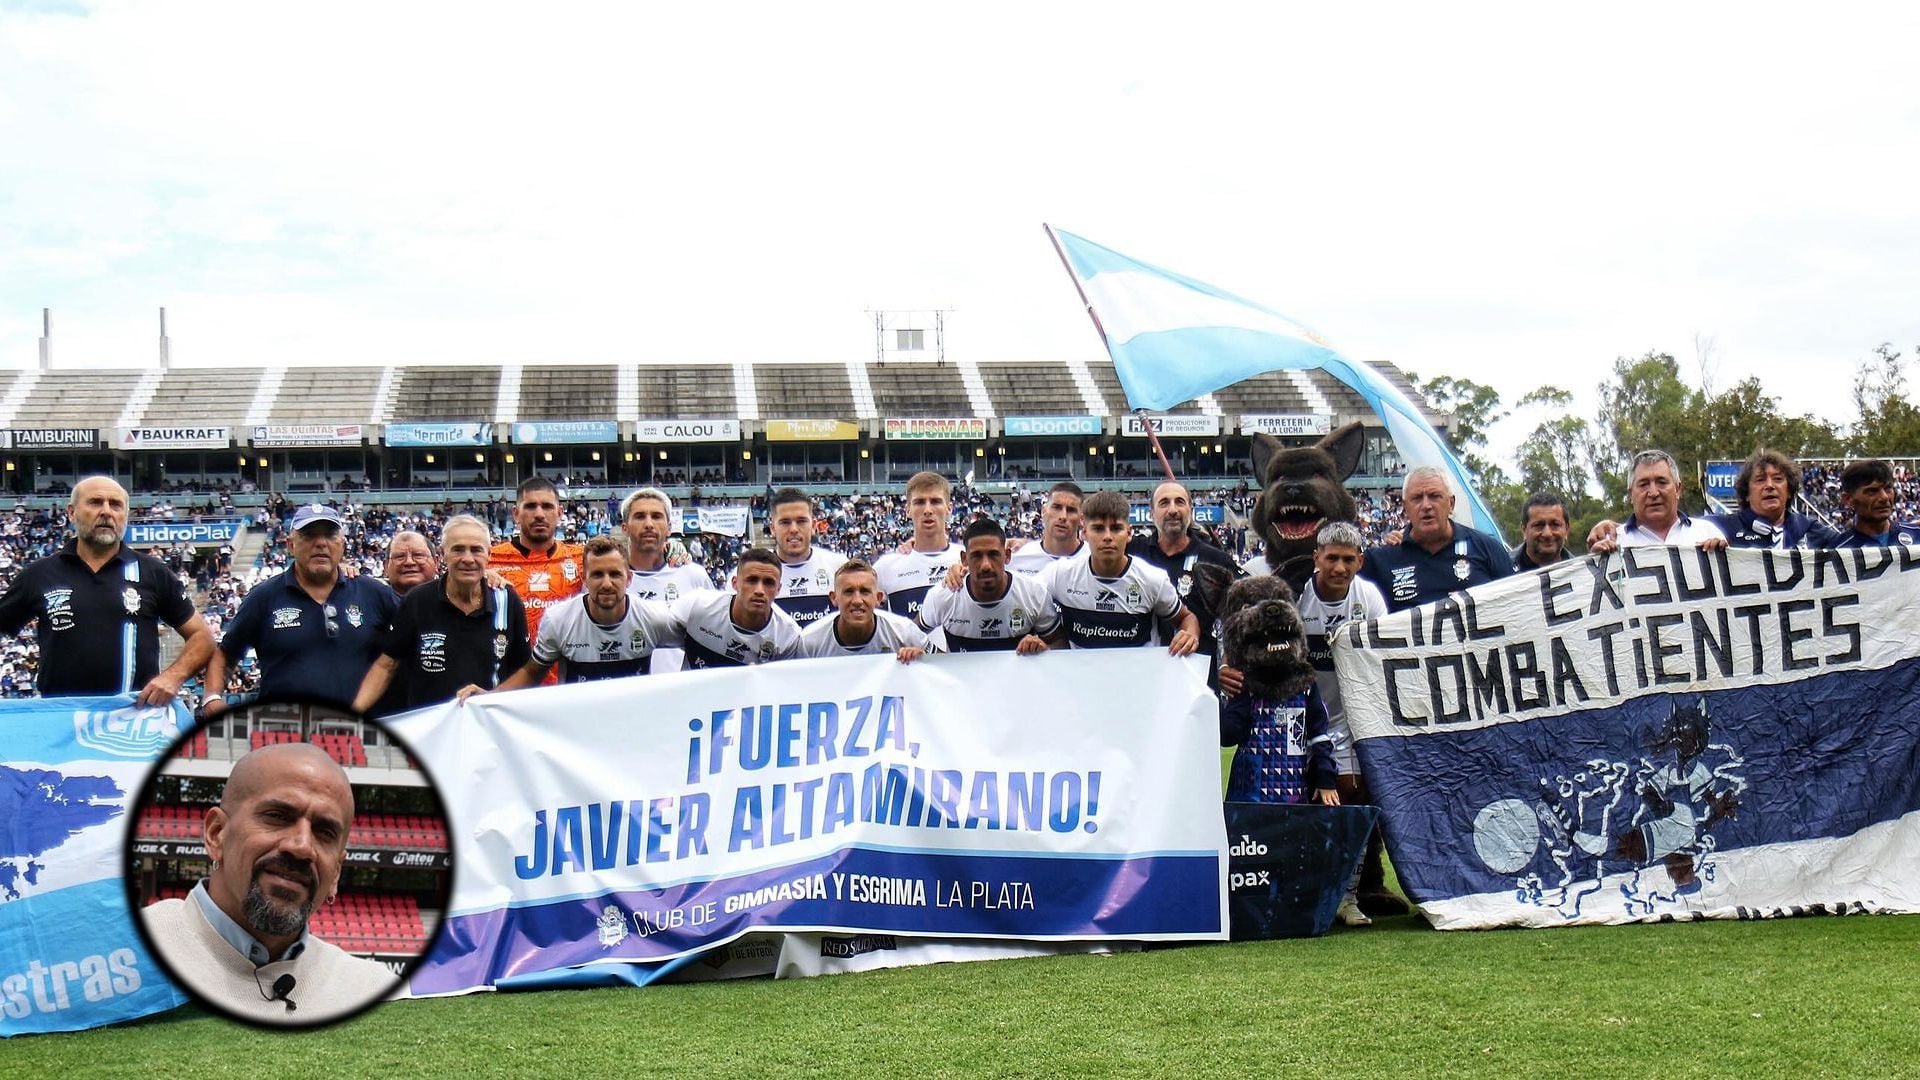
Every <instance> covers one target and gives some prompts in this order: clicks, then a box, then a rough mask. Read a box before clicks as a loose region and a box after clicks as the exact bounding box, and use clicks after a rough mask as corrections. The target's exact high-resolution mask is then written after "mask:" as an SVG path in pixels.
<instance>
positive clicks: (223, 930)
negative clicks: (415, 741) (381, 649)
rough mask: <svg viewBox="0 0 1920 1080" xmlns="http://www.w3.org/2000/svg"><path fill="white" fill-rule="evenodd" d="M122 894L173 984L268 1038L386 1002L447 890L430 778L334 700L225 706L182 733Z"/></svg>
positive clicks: (137, 839) (155, 790) (155, 780)
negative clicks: (268, 1032) (268, 1031)
mask: <svg viewBox="0 0 1920 1080" xmlns="http://www.w3.org/2000/svg"><path fill="white" fill-rule="evenodd" d="M139 805H140V811H139V814H138V815H137V816H136V817H135V819H134V824H133V827H132V828H131V829H130V830H129V833H128V837H127V860H128V862H127V887H128V890H129V892H130V894H131V901H132V904H133V909H134V910H135V911H137V912H138V913H139V916H140V917H139V918H138V919H137V920H136V922H137V924H138V925H139V927H140V933H141V935H142V936H143V937H145V938H146V942H147V946H148V948H149V949H150V950H151V951H152V953H153V955H154V956H155V957H157V958H158V959H159V960H160V962H161V964H162V965H164V966H165V967H166V969H167V973H168V974H169V975H171V976H172V977H173V981H174V983H175V984H176V985H178V986H179V987H180V989H181V990H183V991H184V992H186V993H187V994H189V995H191V996H192V997H193V998H194V1000H196V1001H198V1002H199V1003H200V1004H201V1005H204V1006H206V1007H207V1008H209V1009H212V1010H214V1011H217V1012H220V1013H223V1014H225V1015H226V1016H229V1017H232V1018H233V1019H235V1020H240V1021H243V1022H245V1023H249V1024H256V1025H260V1026H264V1027H272V1028H301V1027H314V1026H316V1025H320V1024H329V1023H333V1022H336V1021H339V1020H344V1019H346V1018H348V1017H351V1016H353V1015H354V1014H356V1013H359V1012H360V1011H362V1010H364V1009H367V1008H370V1007H372V1006H373V1005H375V1004H377V1003H379V1002H381V1001H383V1000H386V999H387V998H389V997H392V996H394V995H395V994H396V993H398V992H399V991H400V989H401V987H402V985H403V982H404V980H405V978H406V976H407V975H408V974H409V973H410V972H411V971H412V969H413V966H414V965H415V963H417V962H418V961H419V959H420V958H421V957H422V956H423V955H425V953H426V951H427V948H428V947H429V946H430V945H431V944H432V942H433V937H434V933H435V931H436V930H437V929H438V927H439V922H440V916H441V913H442V912H444V911H445V910H446V902H447V897H448V896H449V895H451V893H452V883H453V851H452V846H451V844H450V843H449V841H448V830H447V821H446V816H445V814H444V812H443V810H442V804H441V800H440V796H439V793H438V792H437V791H436V790H435V789H434V785H433V779H432V777H430V776H428V775H427V773H426V771H425V770H424V769H422V768H421V767H420V765H419V763H418V762H417V761H415V760H414V759H413V757H412V756H411V755H410V754H409V753H408V752H407V748H406V747H405V746H404V745H402V744H401V743H400V742H399V740H397V739H396V738H394V736H393V734H392V733H391V732H389V731H388V730H387V729H386V728H385V727H384V726H383V725H381V724H380V723H378V722H376V721H373V720H370V719H366V718H364V717H360V716H357V715H355V714H353V713H351V712H347V711H345V710H342V709H340V708H338V707H337V706H332V705H320V704H309V703H302V702H293V701H279V702H260V703H255V704H251V705H246V706H241V707H237V708H235V709H233V710H231V711H228V712H226V713H223V714H221V715H220V716H219V717H218V718H217V719H213V720H209V721H207V722H206V723H205V724H203V725H202V726H200V727H198V728H195V729H194V730H193V731H191V732H190V733H188V734H187V735H185V736H183V737H182V738H181V740H180V741H179V742H178V743H177V744H176V745H175V746H174V747H173V749H172V750H171V752H170V753H169V754H168V755H167V756H165V757H163V758H162V759H161V761H160V763H159V765H158V766H157V767H156V768H155V770H154V771H153V773H152V774H150V776H149V777H148V779H147V784H146V787H145V789H144V790H143V791H142V792H141V797H140V802H139Z"/></svg>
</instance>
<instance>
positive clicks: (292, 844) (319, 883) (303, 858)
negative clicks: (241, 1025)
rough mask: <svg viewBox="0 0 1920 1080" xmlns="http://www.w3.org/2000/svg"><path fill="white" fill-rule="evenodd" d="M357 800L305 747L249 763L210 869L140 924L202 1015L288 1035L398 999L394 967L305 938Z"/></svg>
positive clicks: (237, 770)
mask: <svg viewBox="0 0 1920 1080" xmlns="http://www.w3.org/2000/svg"><path fill="white" fill-rule="evenodd" d="M352 827H353V789H352V788H351V787H350V786H348V784H347V776H346V773H345V772H343V771H342V770H341V768H340V766H339V765H337V764H335V763H334V761H333V759H332V758H330V757H328V756H327V755H326V752H325V751H323V750H321V749H320V748H319V747H316V746H313V745H310V744H306V743H284V744H279V745H274V746H265V747H261V748H260V749H258V750H255V751H254V752H252V753H250V754H248V755H247V756H246V757H243V758H241V759H240V760H239V761H238V762H237V763H235V765H234V767H233V772H232V774H231V775H230V776H229V777H228V778H227V786H226V789H225V791H224V792H223V793H222V794H221V797H220V805H219V806H217V807H214V808H213V809H211V810H208V811H207V819H206V823H205V825H204V826H203V828H204V833H205V837H206V844H207V855H208V857H209V858H211V859H212V860H213V870H212V872H211V873H210V874H209V875H208V876H207V878H206V880H204V881H202V882H201V883H200V884H199V885H196V886H195V887H194V889H193V891H192V892H191V893H189V894H188V895H187V898H186V899H185V900H163V901H161V902H160V903H157V904H153V905H150V906H149V907H147V908H146V909H145V910H144V911H143V912H141V916H142V918H143V919H144V921H145V923H146V930H147V936H148V938H149V940H150V942H151V943H152V945H153V947H154V949H155V951H156V952H158V953H159V954H160V956H161V958H162V959H163V960H164V961H165V963H166V965H167V967H168V968H169V969H170V970H171V971H172V973H173V975H174V978H175V981H176V982H178V983H179V984H180V986H181V988H182V989H183V990H186V991H187V992H188V993H190V994H192V995H193V996H194V997H195V998H196V999H198V1000H199V1001H200V1002H201V1003H202V1004H205V1005H209V1006H211V1007H213V1008H216V1009H219V1010H220V1011H222V1012H226V1013H229V1014H231V1015H233V1016H235V1017H236V1018H238V1019H242V1020H249V1021H253V1022H256V1023H263V1024H273V1025H282V1026H306V1025H311V1024H318V1023H324V1022H326V1021H328V1020H332V1019H337V1018H339V1017H341V1016H344V1015H347V1014H350V1013H353V1012H355V1011H357V1010H359V1009H360V1008H361V1007H362V1006H364V1005H366V1004H368V1003H369V1002H372V1001H375V1000H377V999H379V998H382V997H385V996H387V995H389V994H391V993H393V992H394V991H395V990H396V989H397V988H398V984H397V978H398V977H397V976H396V975H395V974H394V973H393V972H391V971H389V970H388V969H387V967H386V965H384V964H381V963H378V962H376V961H373V960H365V959H361V958H359V957H354V956H349V955H347V954H346V953H344V952H342V951H340V949H338V948H337V947H335V946H333V945H331V944H329V943H327V942H325V941H322V940H320V939H319V938H317V937H314V936H313V935H312V934H311V933H309V932H308V931H307V918H308V916H309V915H311V914H312V913H313V909H314V905H316V904H320V903H331V902H332V900H333V897H334V893H335V891H336V890H337V888H338V886H339V883H340V864H341V862H342V860H343V859H344V858H345V856H346V850H347V833H348V831H349V830H350V829H351V828H352Z"/></svg>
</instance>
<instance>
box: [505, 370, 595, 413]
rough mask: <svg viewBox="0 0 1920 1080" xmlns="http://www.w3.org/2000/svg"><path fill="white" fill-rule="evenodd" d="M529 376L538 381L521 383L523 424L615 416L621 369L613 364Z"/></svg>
mask: <svg viewBox="0 0 1920 1080" xmlns="http://www.w3.org/2000/svg"><path fill="white" fill-rule="evenodd" d="M529 374H530V375H534V376H537V377H532V378H523V379H522V380H521V381H520V407H519V419H521V420H582V419H586V418H588V417H602V418H607V417H611V416H612V415H613V402H614V399H615V396H616V395H617V393H618V390H619V369H618V368H615V367H614V366H613V365H611V364H605V365H596V366H593V367H573V366H564V367H558V366H557V367H546V366H542V367H540V368H538V369H535V370H534V371H532V372H529Z"/></svg>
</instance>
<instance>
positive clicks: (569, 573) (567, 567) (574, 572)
mask: <svg viewBox="0 0 1920 1080" xmlns="http://www.w3.org/2000/svg"><path fill="white" fill-rule="evenodd" d="M560 573H561V575H562V576H564V577H565V578H566V579H567V580H568V581H575V580H578V579H579V577H580V564H579V563H577V562H574V561H573V560H572V559H561V560H560Z"/></svg>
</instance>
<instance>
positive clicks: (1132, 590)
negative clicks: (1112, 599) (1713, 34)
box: [1127, 581, 1140, 607]
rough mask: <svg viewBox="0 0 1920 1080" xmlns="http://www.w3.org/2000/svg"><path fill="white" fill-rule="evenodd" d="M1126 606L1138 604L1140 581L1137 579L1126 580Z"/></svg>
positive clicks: (1137, 605)
mask: <svg viewBox="0 0 1920 1080" xmlns="http://www.w3.org/2000/svg"><path fill="white" fill-rule="evenodd" d="M1127 606H1128V607H1139V606H1140V583H1139V582H1137V581H1129V582H1127Z"/></svg>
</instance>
